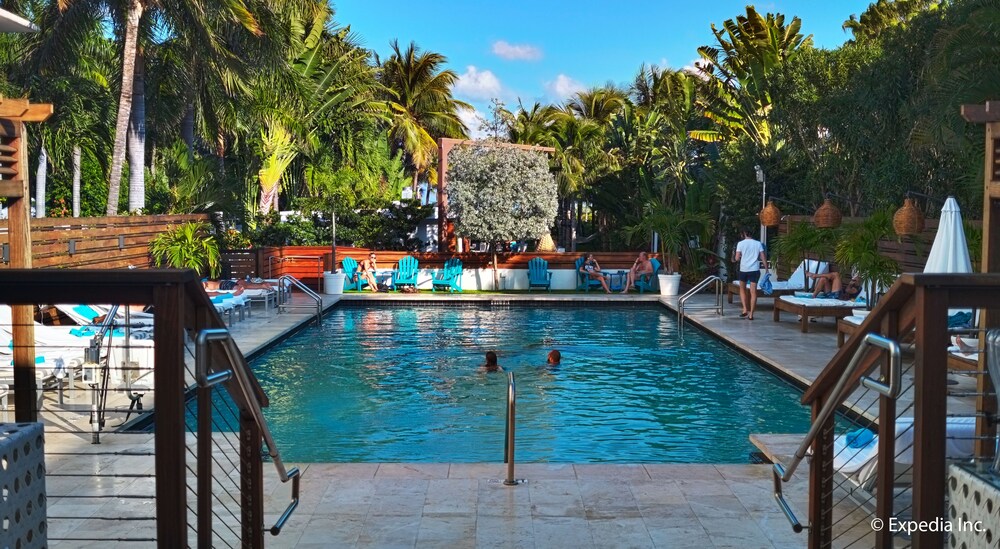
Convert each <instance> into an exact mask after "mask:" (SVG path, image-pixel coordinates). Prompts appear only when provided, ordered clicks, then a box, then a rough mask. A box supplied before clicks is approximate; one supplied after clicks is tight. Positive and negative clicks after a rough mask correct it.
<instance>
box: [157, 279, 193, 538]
mask: <svg viewBox="0 0 1000 549" xmlns="http://www.w3.org/2000/svg"><path fill="white" fill-rule="evenodd" d="M184 297H185V296H184V287H183V286H181V285H162V286H156V287H154V289H153V307H154V308H155V310H156V330H155V332H154V343H155V348H154V350H153V358H154V363H155V364H156V368H155V369H154V370H153V380H154V383H155V385H156V433H155V435H154V441H155V444H156V465H155V470H156V540H157V547H161V548H163V549H168V548H173V547H187V533H188V528H187V482H186V481H185V478H186V471H185V460H186V458H187V455H186V451H185V448H186V441H185V435H186V433H187V429H186V428H185V423H184V387H185V384H184V359H185V357H184V310H185V305H186V303H187V301H186V300H185V298H184Z"/></svg>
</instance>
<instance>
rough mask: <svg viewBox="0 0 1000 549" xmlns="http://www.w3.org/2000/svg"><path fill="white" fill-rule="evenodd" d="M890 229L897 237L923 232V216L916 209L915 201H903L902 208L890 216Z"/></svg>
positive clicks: (907, 199) (918, 209) (908, 199)
mask: <svg viewBox="0 0 1000 549" xmlns="http://www.w3.org/2000/svg"><path fill="white" fill-rule="evenodd" d="M892 228H893V229H894V230H895V231H896V234H897V235H899V236H907V235H915V234H920V233H922V232H924V214H923V213H921V212H920V208H918V207H917V201H916V200H914V199H912V198H906V199H904V200H903V206H902V207H901V208H899V209H898V210H896V213H895V214H894V215H893V216H892Z"/></svg>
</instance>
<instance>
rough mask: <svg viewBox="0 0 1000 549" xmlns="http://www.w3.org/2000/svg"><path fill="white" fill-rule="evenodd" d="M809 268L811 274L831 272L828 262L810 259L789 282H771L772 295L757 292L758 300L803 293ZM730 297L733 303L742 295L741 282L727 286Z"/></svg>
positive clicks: (797, 269)
mask: <svg viewBox="0 0 1000 549" xmlns="http://www.w3.org/2000/svg"><path fill="white" fill-rule="evenodd" d="M807 267H808V268H809V272H810V273H818V274H822V273H826V272H828V271H829V270H830V264H829V263H827V262H826V261H816V260H815V259H810V260H808V261H803V262H802V263H799V266H798V267H796V269H795V271H793V272H792V274H791V275H790V276H789V277H788V280H772V281H771V293H770V294H765V293H764V292H761V291H758V292H757V299H760V298H762V297H773V298H778V297H781V296H783V295H794V294H795V292H797V291H798V292H802V291H805V289H806V268H807ZM727 289H728V293H729V296H728V298H727V299H729V302H730V303H732V302H733V296H734V295H740V284H739V282H730V283H729V285H728V286H727Z"/></svg>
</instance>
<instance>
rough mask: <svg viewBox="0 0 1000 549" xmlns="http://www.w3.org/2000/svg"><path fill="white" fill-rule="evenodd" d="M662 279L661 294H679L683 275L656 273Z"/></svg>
mask: <svg viewBox="0 0 1000 549" xmlns="http://www.w3.org/2000/svg"><path fill="white" fill-rule="evenodd" d="M656 278H658V279H659V281H660V295H677V293H678V292H679V291H680V288H681V275H679V274H661V275H656Z"/></svg>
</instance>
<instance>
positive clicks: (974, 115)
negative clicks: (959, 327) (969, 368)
mask: <svg viewBox="0 0 1000 549" xmlns="http://www.w3.org/2000/svg"><path fill="white" fill-rule="evenodd" d="M962 118H964V119H965V120H966V121H968V122H972V123H974V124H984V125H985V126H986V144H985V146H986V154H985V157H986V169H985V170H984V172H985V174H984V176H983V252H982V253H983V260H982V262H981V268H980V270H981V271H982V272H984V273H997V272H1000V234H993V232H994V231H993V223H996V222H998V221H1000V101H987V102H986V103H983V104H982V105H962ZM997 327H1000V315H997V314H990V313H989V311H988V310H985V309H983V310H981V311H980V319H979V329H980V332H979V348H980V349H984V348H985V346H986V330H989V329H991V328H997ZM986 360H987V356H986V353H979V372H980V375H979V376H978V380H979V381H978V383H977V385H978V387H977V389H976V392H977V393H978V394H979V396H978V397H976V398H977V400H978V401H979V402H977V406H976V408H977V409H978V410H980V411H983V412H986V413H989V414H995V413H996V411H997V406H996V402H997V401H996V399H995V398H989V397H986V396H985V395H987V394H989V393H990V392H991V389H990V380H989V376H987V375H985V372H986V371H987V368H986ZM993 385H994V386H996V387H1000V380H996V379H994V380H993ZM992 433H993V429H992V428H990V427H988V426H987V422H986V421H984V420H983V418H980V419H979V420H978V421H976V435H977V439H976V455H977V456H990V455H993V452H994V449H995V444H994V442H993V439H987V438H986V435H990V434H992Z"/></svg>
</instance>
